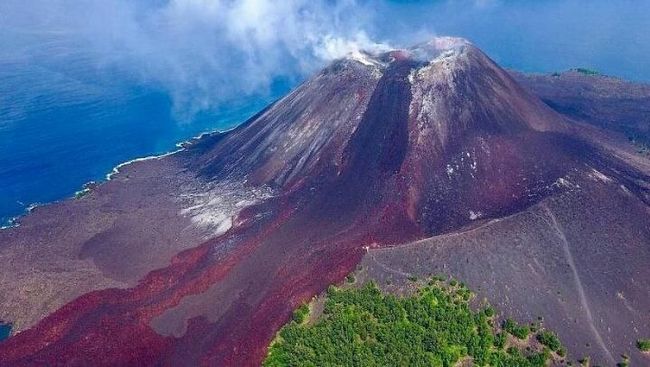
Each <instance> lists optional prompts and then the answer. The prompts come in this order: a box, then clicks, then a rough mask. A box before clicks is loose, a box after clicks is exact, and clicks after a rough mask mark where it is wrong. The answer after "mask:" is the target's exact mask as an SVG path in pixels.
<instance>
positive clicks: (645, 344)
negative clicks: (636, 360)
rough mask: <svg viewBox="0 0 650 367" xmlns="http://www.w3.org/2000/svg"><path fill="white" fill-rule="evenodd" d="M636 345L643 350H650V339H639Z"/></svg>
mask: <svg viewBox="0 0 650 367" xmlns="http://www.w3.org/2000/svg"><path fill="white" fill-rule="evenodd" d="M636 347H637V348H639V350H640V351H642V352H650V339H639V340H637V341H636Z"/></svg>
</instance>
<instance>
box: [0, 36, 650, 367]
mask: <svg viewBox="0 0 650 367" xmlns="http://www.w3.org/2000/svg"><path fill="white" fill-rule="evenodd" d="M156 172H164V175H159V176H157V175H156ZM585 180H587V181H585ZM593 180H599V182H605V181H607V182H608V183H609V182H611V183H613V184H612V185H614V186H612V187H611V188H610V189H611V190H613V191H612V192H615V193H616V194H615V195H613V196H611V197H612V198H614V197H615V196H616V195H618V196H625V198H626V200H630V201H632V202H634V203H635V208H636V209H637V210H636V211H635V213H637V214H639V215H640V216H641V218H637V221H636V222H635V223H637V224H638V223H643V222H644V221H647V220H648V218H649V217H650V211H648V208H647V203H648V202H650V194H649V190H650V185H649V184H648V182H649V181H650V180H649V179H648V173H647V172H642V171H640V170H638V169H636V168H633V167H632V166H630V165H628V164H627V163H625V162H623V161H622V160H621V159H620V158H618V156H617V155H616V154H613V153H612V152H611V151H608V150H606V149H604V148H602V147H600V146H598V145H596V144H595V143H594V142H593V141H591V142H590V141H586V140H583V139H582V138H581V137H580V135H579V134H576V130H575V127H574V126H571V125H568V124H567V122H566V119H565V118H564V117H563V116H562V115H561V114H558V113H557V112H555V111H553V110H552V109H550V108H549V107H548V106H546V105H545V104H544V103H543V102H541V101H540V100H539V99H538V98H537V97H535V96H534V95H532V94H531V93H530V92H528V91H526V90H524V89H522V88H521V87H520V86H519V85H518V84H517V83H516V82H515V81H514V80H513V79H512V78H511V76H510V75H509V74H508V73H506V72H505V71H503V70H502V69H501V68H499V67H498V66H497V65H496V64H495V63H494V62H493V61H491V60H490V59H489V58H488V57H487V56H486V55H485V54H483V53H482V52H481V51H480V50H478V49H477V48H476V47H474V46H473V45H471V44H470V43H469V42H467V41H465V40H462V39H457V38H436V39H434V40H432V41H431V42H428V43H425V44H421V45H418V46H416V47H413V48H409V49H400V50H394V51H390V52H386V53H382V54H367V53H355V54H353V55H351V56H350V57H349V58H346V59H342V60H338V61H336V62H334V63H332V64H331V65H330V66H328V67H327V68H325V69H324V70H323V71H321V72H320V73H318V74H317V75H315V76H314V77H313V78H312V79H310V80H309V81H307V82H305V83H304V84H303V85H301V86H299V87H298V88H297V89H296V90H295V91H293V92H292V93H291V94H289V95H288V96H286V97H285V98H283V99H281V100H279V101H277V102H276V103H274V104H273V105H271V106H269V107H268V108H266V109H265V110H264V111H261V112H260V113H259V114H258V115H257V116H255V117H253V118H252V119H250V120H249V121H247V122H246V123H244V124H242V125H241V126H239V127H238V128H236V129H235V130H233V131H230V132H227V133H224V134H213V135H210V136H206V137H203V138H201V139H199V140H198V141H195V142H192V143H189V144H187V145H186V149H185V150H183V151H181V152H178V153H176V154H173V155H170V156H167V157H164V158H159V159H154V160H150V161H143V162H137V163H135V164H132V165H129V166H126V167H123V168H122V170H121V171H120V173H118V174H117V175H115V176H114V179H113V180H111V181H110V182H108V183H106V184H105V185H101V186H100V187H99V188H98V189H97V190H96V191H94V192H91V193H90V194H89V195H87V196H86V197H84V198H82V199H81V200H77V201H73V202H68V203H63V204H61V205H55V206H51V207H45V208H40V209H39V210H37V212H36V213H35V214H34V215H35V217H31V218H40V220H37V219H29V218H30V217H28V218H25V222H26V224H27V225H24V226H20V227H18V228H15V229H11V230H8V231H0V243H6V244H7V245H5V246H4V247H2V248H0V251H1V252H2V255H3V259H6V260H5V261H6V262H7V263H11V264H14V265H12V267H13V268H12V269H18V268H23V267H24V268H25V269H27V268H30V267H34V269H36V270H35V271H33V272H25V271H22V272H17V273H15V272H12V271H11V270H0V271H1V272H2V273H1V274H2V276H3V277H6V278H5V279H12V281H11V282H10V285H2V284H0V291H2V292H4V294H7V295H8V298H9V299H20V300H21V301H20V302H19V304H15V303H11V302H9V301H3V302H0V310H3V314H2V318H3V320H4V319H6V320H8V321H11V320H21V321H22V322H23V326H21V328H20V330H24V331H22V332H20V333H19V334H18V335H15V336H14V337H12V338H10V339H9V340H7V341H6V342H3V343H2V344H0V365H12V366H30V365H174V366H180V365H188V366H196V365H218V366H246V365H259V363H260V362H261V360H262V359H263V358H264V356H265V353H266V348H267V345H268V343H269V342H270V340H271V339H272V338H273V336H274V333H275V332H276V331H277V330H278V329H279V328H280V327H281V325H282V324H283V323H284V322H285V321H287V320H288V319H289V317H290V315H291V312H292V310H293V309H294V308H295V307H296V306H297V305H299V304H301V303H302V302H304V301H305V300H308V299H310V298H311V297H312V296H314V295H315V294H318V293H320V292H322V291H323V290H324V289H326V288H327V287H328V286H329V285H330V284H332V283H336V282H338V281H340V280H342V279H343V278H344V277H345V276H346V274H348V273H349V272H350V271H352V270H353V269H355V267H356V266H357V265H358V264H359V262H360V261H362V259H363V258H364V256H367V255H366V254H370V253H372V252H373V251H375V249H380V248H393V247H394V248H399V246H400V245H403V244H406V243H411V245H409V246H416V245H417V243H419V242H417V241H420V240H427V241H429V240H430V241H432V242H433V243H435V239H436V238H452V237H453V236H456V235H459V234H461V233H472V231H474V230H476V229H477V228H481V226H483V225H485V224H486V223H489V221H492V220H495V221H500V220H502V219H503V218H504V217H511V216H513V215H517V214H518V213H522V212H527V211H528V210H531V209H530V208H539V207H540V206H542V205H546V204H545V203H546V202H548V201H550V200H553V199H557V198H559V197H561V195H563V194H565V193H566V192H569V191H572V190H575V189H576V188H582V190H583V194H584V195H585V197H589V198H593V197H600V196H598V195H600V193H599V192H598V191H597V190H599V189H598V187H599V186H598V185H587V184H585V182H592V181H593ZM125 199H128V200H125ZM612 200H614V199H612ZM585 202H586V201H585ZM127 203H128V204H127ZM162 203H164V204H165V206H164V208H165V210H164V211H161V210H160V209H161V207H163V206H162ZM593 205H597V204H593ZM603 205H604V204H603ZM644 210H645V211H644ZM170 213H172V214H170ZM557 216H558V217H560V215H559V214H558V215H557ZM94 218H99V219H94ZM594 220H595V219H593V218H590V217H588V216H586V217H584V218H579V221H578V222H579V223H581V225H582V224H583V222H580V221H586V222H584V223H586V224H589V225H591V226H594ZM586 224H585V226H586ZM558 226H559V225H558ZM556 227H557V226H556ZM61 228H65V229H67V230H68V231H72V234H73V235H70V233H66V231H64V230H61ZM612 228H615V229H616V230H618V231H623V232H625V233H624V234H625V235H627V234H629V233H627V231H636V232H635V233H637V234H639V236H642V237H643V239H642V241H646V240H647V242H646V243H650V238H647V234H646V232H642V231H637V229H638V228H637V226H617V227H612ZM519 230H520V231H522V233H523V232H526V231H527V228H526V227H525V226H524V227H522V228H519ZM168 232H172V233H175V234H169V233H168ZM559 232H560V231H558V233H559ZM189 234H191V236H190V235H189ZM507 235H510V232H508V233H505V232H504V233H496V234H495V236H496V237H497V239H498V238H501V237H500V236H502V237H503V238H506V237H507ZM449 236H452V237H449ZM623 237H625V236H623ZM71 238H72V239H74V240H71ZM535 238H537V240H536V241H533V242H532V243H528V244H525V245H526V246H530V247H531V248H532V249H538V248H544V246H545V243H544V238H545V237H543V236H539V237H535ZM184 239H188V240H187V242H184V241H183V240H184ZM25 243H46V244H47V249H48V254H51V256H48V259H47V260H45V259H41V260H34V259H35V258H39V257H38V254H37V251H36V248H35V247H34V246H32V247H29V246H23V245H24V244H25ZM156 244H159V246H160V248H161V249H163V250H164V251H162V250H161V251H157V250H156ZM413 244H416V245H413ZM474 244H475V245H476V246H478V247H480V246H481V244H480V243H474ZM560 244H561V245H562V246H564V245H566V246H569V249H570V246H571V244H570V242H569V240H567V239H564V240H563V241H562V242H561V243H560ZM21 246H22V247H21ZM23 247H24V248H28V250H25V251H27V252H20V251H19V249H21V248H23ZM562 248H565V247H562ZM29 249H31V250H29ZM30 251H31V252H30ZM467 251H470V252H471V251H474V250H472V249H471V248H468V249H467ZM504 251H505V250H504ZM477 253H478V252H477ZM481 253H483V252H481ZM569 253H571V252H569ZM125 255H126V256H125ZM636 255H637V256H639V257H640V258H639V259H636V260H635V262H633V264H639V263H640V262H641V260H643V259H646V258H647V260H648V261H647V262H646V263H650V254H648V253H647V251H646V252H643V251H640V252H637V253H636ZM513 256H514V255H513ZM626 256H635V254H631V253H630V254H627V255H626ZM134 259H137V261H136V260H134ZM39 261H40V262H39ZM417 261H419V260H416V262H417ZM80 264H82V265H83V268H82V269H78V268H77V267H76V266H79V265H80ZM635 266H636V265H635ZM62 269H63V270H62ZM545 271H550V270H548V269H546V270H545ZM638 271H639V274H641V272H642V270H640V269H638ZM42 274H45V275H46V276H47V277H48V278H49V279H53V280H52V281H51V282H50V283H46V285H45V286H44V287H45V288H46V290H47V294H49V295H51V297H50V298H49V302H46V301H44V299H43V298H41V297H29V295H26V294H25V292H24V290H25V289H31V288H30V287H33V284H34V283H38V280H40V279H43V278H44V277H45V275H42ZM87 274H88V276H86V275H87ZM452 275H453V274H452ZM85 276H86V277H85ZM90 276H92V278H90ZM594 276H596V275H594ZM603 276H604V275H603ZM608 276H609V275H608ZM612 276H614V277H619V278H620V279H619V278H617V279H618V280H619V281H623V280H625V279H623V278H622V277H623V276H625V275H624V274H619V275H612ZM86 278H90V279H93V281H84V279H86ZM70 279H73V280H74V281H72V282H71V281H70ZM578 279H579V278H578ZM597 281H598V279H596V280H595V281H594V283H597ZM71 284H72V285H71ZM617 284H618V283H617ZM526 286H527V287H528V288H527V289H528V292H535V285H533V284H527V285H526ZM109 287H114V288H109ZM585 288H586V289H585V290H584V293H585V294H587V296H588V295H589V294H590V292H592V293H593V289H596V288H593V289H592V288H589V285H586V286H585ZM641 288H642V289H644V290H646V291H647V290H648V285H647V284H645V285H643V286H641ZM62 290H65V292H63V291H62ZM27 293H29V292H27ZM549 294H551V293H548V294H546V293H545V295H546V296H547V297H550V296H549ZM635 294H641V293H638V292H637V293H635ZM506 296H507V294H506ZM645 297H646V298H645V300H647V292H646V296H645ZM517 299H519V300H521V299H525V297H519V298H517ZM637 301H638V300H632V301H630V302H633V303H634V302H636V303H634V304H635V305H639V304H643V302H642V301H643V300H641V301H638V302H637ZM576 309H578V308H574V309H572V310H573V311H575V310H576ZM616 310H617V311H620V312H625V311H624V310H622V309H620V308H617V309H616ZM573 311H571V312H573ZM566 312H569V311H566ZM567 315H568V314H567ZM567 315H565V314H563V315H562V317H565V316H566V317H567V318H568V316H567ZM548 316H549V317H553V316H552V315H548ZM558 317H559V316H558ZM633 319H634V317H632V318H630V320H633ZM634 320H636V319H634ZM594 327H595V328H598V327H602V326H594ZM626 337H629V338H631V337H632V336H626ZM621 352H623V351H621Z"/></svg>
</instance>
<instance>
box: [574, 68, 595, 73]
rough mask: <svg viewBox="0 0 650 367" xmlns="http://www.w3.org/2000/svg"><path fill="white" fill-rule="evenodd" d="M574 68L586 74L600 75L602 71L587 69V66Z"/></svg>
mask: <svg viewBox="0 0 650 367" xmlns="http://www.w3.org/2000/svg"><path fill="white" fill-rule="evenodd" d="M574 70H575V71H577V72H579V73H580V74H585V75H600V73H599V72H597V71H596V70H592V69H587V68H575V69H574Z"/></svg>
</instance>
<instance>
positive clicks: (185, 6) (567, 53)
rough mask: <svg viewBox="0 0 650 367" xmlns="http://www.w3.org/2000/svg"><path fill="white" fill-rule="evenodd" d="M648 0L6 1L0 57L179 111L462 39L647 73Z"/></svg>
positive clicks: (530, 55) (514, 61)
mask: <svg viewBox="0 0 650 367" xmlns="http://www.w3.org/2000/svg"><path fill="white" fill-rule="evenodd" d="M647 14H650V0H638V1H626V0H621V1H616V2H614V1H603V0H591V1H578V0H564V1H554V0H536V1H525V0H522V1H506V0H501V1H499V0H439V1H390V0H376V1H370V0H340V1H336V0H283V1H271V0H241V1H234V0H139V1H131V0H30V1H24V0H3V1H2V2H1V3H0V32H1V34H2V35H3V36H2V37H0V65H5V66H4V67H3V68H4V69H5V72H11V70H10V69H9V66H7V65H14V66H15V65H45V66H44V67H47V68H48V70H55V71H57V72H60V73H62V74H66V73H68V70H67V69H69V67H70V66H69V65H71V62H72V61H78V60H80V59H82V60H84V65H85V71H86V73H87V74H89V75H90V76H91V77H97V78H100V77H105V78H110V77H111V76H113V75H115V74H118V75H120V77H121V78H129V79H131V80H133V81H135V82H137V83H142V84H146V85H151V86H154V87H156V88H160V89H161V90H164V91H166V92H167V93H169V94H170V95H171V97H172V100H173V103H174V111H175V113H176V114H178V115H179V116H180V117H181V118H180V120H184V119H183V118H182V117H183V116H185V117H188V118H187V119H188V120H189V119H190V117H191V116H193V115H194V114H196V113H199V112H200V111H202V110H205V109H209V108H212V107H214V106H215V105H220V104H225V103H229V102H230V101H232V100H234V99H237V98H239V97H241V96H242V95H255V94H269V93H272V92H273V88H274V85H275V84H276V83H278V81H280V82H282V83H284V84H289V85H295V84H297V83H299V82H300V81H301V80H303V79H305V78H306V77H308V76H309V75H311V74H312V73H314V72H315V71H316V70H318V69H319V68H321V67H323V66H324V65H325V64H326V63H327V62H329V61H330V60H332V59H335V58H338V57H341V56H343V55H345V54H346V53H348V52H350V51H352V50H354V49H359V48H360V49H370V50H373V49H384V48H388V47H400V46H402V47H403V46H408V45H411V44H413V43H416V42H419V41H423V40H426V39H427V38H430V37H433V36H435V35H455V36H462V37H465V38H468V39H469V40H470V41H472V42H474V43H475V44H476V45H478V46H479V47H481V48H482V49H483V50H484V51H486V52H487V53H488V55H490V56H491V57H492V58H493V59H495V60H496V61H497V62H499V63H501V64H502V65H503V66H506V67H511V68H515V69H520V70H524V71H538V72H551V71H556V70H565V69H568V68H571V67H578V66H579V67H589V68H593V69H597V70H599V71H601V72H604V73H607V74H611V75H615V76H620V77H624V78H627V79H632V80H640V81H650V68H649V67H648V65H650V56H648V55H650V37H648V36H647V35H648V34H650V17H649V16H647Z"/></svg>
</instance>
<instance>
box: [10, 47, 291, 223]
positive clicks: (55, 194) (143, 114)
mask: <svg viewBox="0 0 650 367" xmlns="http://www.w3.org/2000/svg"><path fill="white" fill-rule="evenodd" d="M56 46H57V45H49V47H50V48H51V49H52V48H54V49H55V48H56ZM54 51H58V50H53V52H54ZM57 55H59V54H57ZM33 60H34V58H33V57H31V58H30V62H25V61H24V60H22V59H20V58H11V57H4V58H2V59H0V226H6V225H9V224H10V223H11V221H12V218H14V217H16V216H19V215H22V214H24V213H25V212H26V211H27V210H28V209H29V208H30V206H32V205H38V204H43V203H50V202H54V201H58V200H62V199H65V198H68V197H72V196H73V195H74V193H75V192H76V191H78V190H80V189H81V188H82V186H83V185H84V184H85V183H87V182H89V181H99V180H103V179H105V176H106V174H107V173H109V172H110V171H111V169H112V168H113V167H115V166H116V165H118V164H120V163H122V162H125V161H128V160H131V159H134V158H138V157H144V156H150V155H156V154H162V153H165V152H169V151H171V150H174V149H175V145H176V144H177V143H179V142H182V141H184V140H188V139H190V138H192V137H194V136H197V135H199V134H201V133H203V132H209V131H214V130H223V129H229V128H232V127H233V126H235V125H237V124H239V123H241V122H242V121H245V120H246V119H247V118H248V117H250V116H251V115H253V114H254V113H255V112H257V111H259V110H260V109H262V108H263V107H264V106H265V105H267V104H268V103H270V102H272V101H273V100H274V99H276V98H278V97H279V96H281V95H282V94H284V93H286V91H288V90H289V89H290V87H291V86H290V85H288V84H287V83H285V82H278V83H276V84H275V85H274V86H273V88H272V91H271V92H270V93H267V94H266V95H264V96H259V95H258V96H251V97H242V98H241V99H238V100H231V101H229V103H227V104H225V105H224V106H220V107H219V108H215V109H213V110H208V111H203V112H201V113H198V114H192V115H191V116H189V117H188V116H187V115H186V114H180V113H179V112H177V111H175V110H174V107H173V100H172V97H171V96H170V95H169V94H168V93H167V92H165V90H163V89H161V88H158V87H156V86H155V85H151V84H147V83H146V82H145V83H143V82H142V81H140V80H136V79H135V78H132V77H131V76H130V75H124V74H123V73H121V72H119V71H117V70H111V69H97V67H96V65H94V64H93V63H92V61H91V60H90V59H88V58H86V57H85V56H84V55H75V54H72V55H71V54H66V55H65V57H62V56H61V57H49V58H43V59H41V60H40V61H38V62H36V63H34V62H33Z"/></svg>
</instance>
